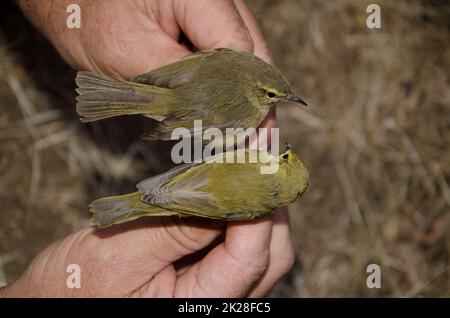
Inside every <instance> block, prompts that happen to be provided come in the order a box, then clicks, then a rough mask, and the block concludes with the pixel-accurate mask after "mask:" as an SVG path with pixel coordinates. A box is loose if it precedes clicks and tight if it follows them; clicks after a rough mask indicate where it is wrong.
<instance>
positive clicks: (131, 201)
mask: <svg viewBox="0 0 450 318" xmlns="http://www.w3.org/2000/svg"><path fill="white" fill-rule="evenodd" d="M232 154H233V155H235V156H237V155H239V154H240V155H243V156H244V158H245V163H237V162H236V161H234V163H230V162H229V161H228V162H227V161H225V160H224V158H223V157H222V158H219V157H220V156H227V158H229V155H230V153H226V154H224V153H222V154H219V155H216V156H214V157H211V158H210V159H207V160H205V161H204V162H203V163H190V164H184V165H181V166H179V167H176V168H174V169H172V170H169V171H167V172H165V173H163V174H160V175H158V176H155V177H152V178H149V179H146V180H144V181H141V182H140V183H138V185H137V189H138V191H137V192H135V193H130V194H125V195H121V196H112V197H105V198H101V199H98V200H95V201H93V202H92V203H91V204H90V205H89V209H90V211H91V212H92V213H93V221H94V223H95V224H96V225H97V226H98V227H107V226H110V225H113V224H118V223H123V222H127V221H130V220H133V219H136V218H139V217H143V216H170V215H178V216H183V217H185V216H198V217H204V218H211V219H223V220H228V221H233V220H251V219H254V218H258V217H262V216H265V215H268V214H270V213H272V210H273V209H275V208H277V207H280V206H284V205H287V204H289V203H291V202H293V201H295V200H296V199H297V198H298V197H300V196H301V195H302V194H303V193H304V192H305V190H306V188H307V187H308V179H309V173H308V170H307V168H306V167H305V165H304V163H303V161H302V160H301V159H300V158H299V157H298V156H297V155H296V154H295V152H293V151H292V150H290V149H288V150H287V151H286V152H285V153H283V154H281V155H280V156H272V155H271V154H269V153H267V152H265V151H263V150H248V149H245V150H237V151H234V152H233V153H232ZM251 156H257V158H259V159H258V160H253V162H252V161H251V160H249V158H251ZM218 158H219V159H222V161H223V162H220V161H218V160H217V159H218ZM253 158H256V157H253ZM261 158H265V159H264V160H262V159H261ZM271 165H276V167H277V169H276V170H274V173H261V172H262V170H261V168H263V167H268V166H271Z"/></svg>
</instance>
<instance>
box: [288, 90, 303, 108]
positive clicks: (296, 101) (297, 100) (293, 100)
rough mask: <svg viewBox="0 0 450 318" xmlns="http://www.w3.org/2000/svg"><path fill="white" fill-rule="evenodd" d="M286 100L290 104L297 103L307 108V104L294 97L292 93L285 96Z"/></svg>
mask: <svg viewBox="0 0 450 318" xmlns="http://www.w3.org/2000/svg"><path fill="white" fill-rule="evenodd" d="M286 99H287V100H290V101H291V102H295V103H299V104H302V105H305V106H308V104H306V103H305V101H304V100H303V99H301V98H300V97H298V96H297V95H295V94H294V93H289V94H288V95H287V96H286Z"/></svg>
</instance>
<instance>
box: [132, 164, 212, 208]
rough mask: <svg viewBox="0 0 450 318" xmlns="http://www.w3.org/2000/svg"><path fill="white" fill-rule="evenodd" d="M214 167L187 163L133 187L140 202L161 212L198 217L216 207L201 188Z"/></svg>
mask: <svg viewBox="0 0 450 318" xmlns="http://www.w3.org/2000/svg"><path fill="white" fill-rule="evenodd" d="M213 165H214V164H187V165H184V166H181V167H180V168H179V169H177V170H176V171H173V172H171V171H168V172H167V173H166V174H163V175H160V176H157V177H154V178H150V179H147V180H144V181H142V182H140V183H139V184H138V185H137V188H138V190H139V192H140V193H141V200H142V201H144V202H146V203H148V204H152V205H155V206H158V207H161V208H164V209H168V210H172V211H176V212H180V213H186V214H202V212H207V211H211V210H214V209H215V208H216V207H215V206H214V204H213V203H212V200H211V198H210V196H209V194H208V193H206V192H203V191H202V190H201V189H202V188H203V187H204V186H205V185H206V183H207V181H208V173H209V171H210V169H213Z"/></svg>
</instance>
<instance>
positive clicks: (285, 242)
mask: <svg viewBox="0 0 450 318" xmlns="http://www.w3.org/2000/svg"><path fill="white" fill-rule="evenodd" d="M294 260H295V256H294V249H293V246H292V240H291V234H290V228H289V214H288V211H287V208H286V207H283V208H280V209H278V210H277V211H275V213H274V217H273V227H272V238H271V240H270V259H269V266H268V267H267V270H266V272H265V273H264V275H263V276H262V278H261V279H260V280H259V281H258V282H257V284H256V285H255V286H254V287H253V288H252V290H251V292H250V293H249V297H263V296H265V295H266V294H267V293H268V292H269V290H270V289H271V288H272V287H273V285H275V283H276V282H278V281H279V280H280V279H281V278H282V277H283V276H284V275H285V274H286V273H287V272H288V271H289V270H290V269H291V268H292V265H293V264H294Z"/></svg>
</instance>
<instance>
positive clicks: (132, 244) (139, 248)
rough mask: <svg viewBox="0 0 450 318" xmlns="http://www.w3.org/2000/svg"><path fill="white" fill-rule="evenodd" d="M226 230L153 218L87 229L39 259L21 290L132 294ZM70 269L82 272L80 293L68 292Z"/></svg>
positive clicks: (54, 293)
mask: <svg viewBox="0 0 450 318" xmlns="http://www.w3.org/2000/svg"><path fill="white" fill-rule="evenodd" d="M222 227H223V223H221V222H217V221H210V220H203V219H194V218H189V219H188V218H186V219H182V218H177V217H174V218H170V217H160V218H157V217H151V218H150V217H149V218H142V219H139V220H136V221H133V222H128V223H125V224H120V225H116V226H113V227H110V228H106V229H97V228H93V227H91V228H87V229H83V230H81V231H78V232H76V233H74V234H72V235H70V236H68V237H66V238H65V239H63V240H61V241H59V242H57V243H55V244H53V245H51V246H50V247H48V248H47V249H46V250H44V251H43V252H42V253H41V254H40V255H38V256H37V257H36V259H35V260H34V261H33V263H32V265H31V266H30V267H29V268H28V269H27V271H26V273H25V274H24V275H23V276H22V277H21V279H19V281H18V283H19V284H18V285H20V282H25V285H28V286H29V285H30V284H31V283H30V282H39V283H38V285H37V286H35V287H39V288H34V289H32V290H29V292H30V293H31V294H33V293H34V294H35V295H34V294H33V295H34V296H38V295H39V290H44V291H45V294H46V295H51V296H64V295H66V296H75V297H76V296H83V297H86V296H94V295H95V296H109V297H110V296H114V295H115V296H123V295H128V294H130V292H132V291H135V290H138V289H139V288H140V287H141V286H143V285H145V284H146V283H148V282H149V281H150V280H152V279H153V278H154V277H155V275H156V274H158V273H160V272H162V271H163V270H164V269H167V267H168V266H169V265H171V264H172V263H173V262H174V261H176V260H178V259H179V258H181V257H183V256H185V255H188V254H191V253H193V252H195V251H198V250H200V249H202V248H204V247H206V246H207V245H209V244H210V243H211V242H212V241H213V240H214V239H215V238H216V237H217V236H218V235H219V234H220V233H221V229H222ZM69 264H76V265H78V266H79V268H80V273H81V288H79V289H68V288H67V285H66V284H67V283H66V280H67V274H66V269H67V266H68V265H69ZM45 273H55V274H54V275H45ZM43 275H44V276H43ZM42 282H45V286H41V285H42ZM22 285H23V284H22ZM28 289H29V288H28ZM31 294H30V296H31Z"/></svg>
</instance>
